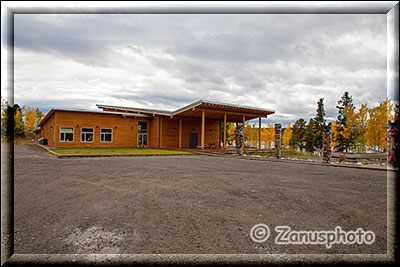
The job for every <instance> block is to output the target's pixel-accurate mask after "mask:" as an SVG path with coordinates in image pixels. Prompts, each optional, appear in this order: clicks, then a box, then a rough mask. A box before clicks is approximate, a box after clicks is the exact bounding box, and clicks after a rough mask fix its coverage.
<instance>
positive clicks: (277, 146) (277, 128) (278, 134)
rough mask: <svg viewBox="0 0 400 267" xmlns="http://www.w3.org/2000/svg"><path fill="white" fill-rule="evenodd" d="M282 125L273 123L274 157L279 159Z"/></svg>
mask: <svg viewBox="0 0 400 267" xmlns="http://www.w3.org/2000/svg"><path fill="white" fill-rule="evenodd" d="M281 136H282V124H280V123H275V157H276V158H278V159H279V158H280V157H281Z"/></svg>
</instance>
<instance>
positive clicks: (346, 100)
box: [335, 92, 355, 152]
mask: <svg viewBox="0 0 400 267" xmlns="http://www.w3.org/2000/svg"><path fill="white" fill-rule="evenodd" d="M337 103H338V106H336V108H337V109H338V116H337V120H336V132H337V135H336V138H335V143H336V144H337V145H336V146H335V148H336V149H337V150H338V151H346V152H347V151H348V149H349V148H350V147H351V146H353V145H354V140H355V135H346V133H344V134H343V131H344V128H345V127H346V126H347V115H346V112H345V108H346V107H347V108H348V109H354V105H353V98H352V97H351V96H350V95H349V92H344V94H343V96H342V97H341V99H340V100H339V101H338V102H337Z"/></svg>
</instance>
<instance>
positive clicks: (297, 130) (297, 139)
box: [289, 119, 307, 150]
mask: <svg viewBox="0 0 400 267" xmlns="http://www.w3.org/2000/svg"><path fill="white" fill-rule="evenodd" d="M306 124H307V123H306V121H305V120H304V119H298V120H297V121H296V122H295V123H294V124H293V128H292V137H291V138H290V141H289V145H290V146H291V147H294V148H298V149H300V150H302V149H303V148H304V143H303V138H304V134H305V132H306Z"/></svg>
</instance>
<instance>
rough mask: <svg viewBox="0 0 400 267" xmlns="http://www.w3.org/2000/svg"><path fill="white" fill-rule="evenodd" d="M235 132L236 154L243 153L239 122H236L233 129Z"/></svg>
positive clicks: (241, 127) (241, 130) (241, 128)
mask: <svg viewBox="0 0 400 267" xmlns="http://www.w3.org/2000/svg"><path fill="white" fill-rule="evenodd" d="M235 134H236V139H235V142H236V154H238V155H240V156H241V155H242V154H243V148H244V147H243V126H242V125H240V124H236V129H235Z"/></svg>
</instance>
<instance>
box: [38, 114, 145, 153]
mask: <svg viewBox="0 0 400 267" xmlns="http://www.w3.org/2000/svg"><path fill="white" fill-rule="evenodd" d="M52 117H54V118H55V119H54V121H55V143H53V142H50V141H51V140H53V134H52V133H49V132H48V130H47V125H48V124H49V122H50V121H51V119H52V118H49V120H48V121H47V122H46V123H45V124H44V125H43V126H42V131H43V130H44V134H45V135H46V136H45V137H46V138H47V139H48V140H49V146H55V147H137V125H138V121H148V122H149V119H147V118H137V119H135V118H133V117H126V118H124V117H122V116H121V115H117V114H115V115H114V114H100V113H89V112H85V113H84V112H79V111H77V112H75V111H55V112H54V114H53V115H52ZM60 127H73V128H74V141H73V142H60ZM82 128H93V129H94V140H93V142H81V129H82ZM101 128H110V129H112V132H113V133H112V142H100V129H101ZM42 131H41V132H42ZM149 137H150V136H149ZM149 139H150V138H149Z"/></svg>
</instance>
